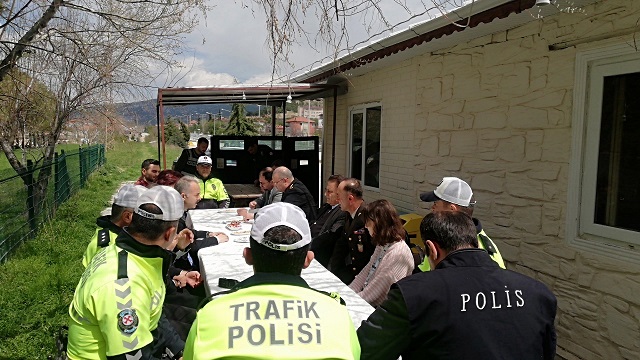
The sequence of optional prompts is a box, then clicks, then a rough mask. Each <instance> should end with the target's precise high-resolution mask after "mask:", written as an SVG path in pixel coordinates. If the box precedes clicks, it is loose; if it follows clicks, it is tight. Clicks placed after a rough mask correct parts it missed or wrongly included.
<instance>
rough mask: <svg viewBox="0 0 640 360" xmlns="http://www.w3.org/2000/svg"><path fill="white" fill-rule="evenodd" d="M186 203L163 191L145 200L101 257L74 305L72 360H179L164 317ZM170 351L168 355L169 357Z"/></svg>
mask: <svg viewBox="0 0 640 360" xmlns="http://www.w3.org/2000/svg"><path fill="white" fill-rule="evenodd" d="M182 212H183V200H182V198H181V197H180V194H178V192H177V191H175V190H174V189H173V188H170V187H167V186H162V185H158V186H155V187H153V188H151V189H149V190H148V191H146V192H145V193H143V194H142V195H140V197H139V199H138V202H137V205H136V208H135V210H134V214H133V219H132V220H131V225H129V226H128V227H127V228H125V229H123V231H122V232H121V233H120V234H119V235H118V238H117V239H116V244H115V246H109V247H107V248H105V250H103V251H100V252H98V253H97V254H96V255H95V257H94V258H93V260H92V261H91V263H89V266H88V267H87V269H86V270H85V272H84V274H82V279H81V280H80V282H79V283H78V286H77V287H76V290H75V293H74V296H73V301H72V302H71V304H70V305H69V343H68V348H67V356H68V357H69V359H71V360H75V359H105V358H114V359H115V358H122V359H125V358H127V359H152V358H154V357H156V358H157V357H160V356H162V353H163V352H164V353H165V354H166V355H168V357H169V358H170V359H179V358H180V357H181V353H182V350H183V345H184V343H183V342H182V341H181V340H180V339H179V337H178V335H177V334H176V333H175V332H174V331H173V329H172V328H171V326H170V325H169V323H168V321H167V320H166V319H165V318H164V316H162V304H163V302H164V297H165V274H166V273H167V268H168V267H169V264H170V262H171V256H170V253H169V252H168V251H167V250H166V249H167V248H170V247H172V246H173V245H174V243H175V242H174V238H175V236H176V226H177V225H178V219H180V217H181V216H182ZM165 348H166V351H165Z"/></svg>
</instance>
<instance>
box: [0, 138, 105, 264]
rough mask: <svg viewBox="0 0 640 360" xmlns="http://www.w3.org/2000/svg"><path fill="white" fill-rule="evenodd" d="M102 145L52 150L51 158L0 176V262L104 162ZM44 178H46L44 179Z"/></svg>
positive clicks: (33, 235) (48, 218) (29, 161)
mask: <svg viewBox="0 0 640 360" xmlns="http://www.w3.org/2000/svg"><path fill="white" fill-rule="evenodd" d="M104 150H105V149H104V145H102V144H98V145H93V146H90V147H86V148H79V149H78V150H74V151H69V152H65V151H64V150H61V151H60V153H57V152H56V153H55V156H54V158H53V161H52V162H50V163H44V164H43V165H40V166H34V165H33V163H32V161H31V160H28V161H27V169H28V170H27V171H26V172H25V173H22V174H18V175H14V176H10V177H6V178H4V179H0V187H1V188H2V192H3V193H4V194H5V195H4V196H1V197H0V263H3V262H4V261H6V260H7V258H8V257H9V256H10V255H11V252H12V251H13V250H14V249H16V248H17V246H18V245H20V244H21V243H22V242H24V241H26V240H28V239H31V238H34V237H35V236H36V234H37V232H38V229H39V228H40V227H41V225H42V224H44V223H45V222H46V221H48V220H50V219H51V218H52V217H53V216H54V215H55V211H56V209H57V208H58V207H59V206H60V205H61V204H62V203H63V202H64V201H65V200H67V199H68V198H69V197H70V196H71V195H72V194H74V193H75V192H76V191H78V189H80V188H82V187H84V185H85V183H86V181H87V179H88V178H89V175H90V174H91V173H92V172H93V171H94V170H95V169H97V168H98V167H99V166H101V165H103V164H104V163H105V161H106V159H105V152H104ZM45 178H46V179H45Z"/></svg>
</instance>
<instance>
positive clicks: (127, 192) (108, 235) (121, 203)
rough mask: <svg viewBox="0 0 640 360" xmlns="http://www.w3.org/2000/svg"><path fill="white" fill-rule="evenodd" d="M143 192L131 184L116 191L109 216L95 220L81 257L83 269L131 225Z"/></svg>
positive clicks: (144, 189)
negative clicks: (93, 230)
mask: <svg viewBox="0 0 640 360" xmlns="http://www.w3.org/2000/svg"><path fill="white" fill-rule="evenodd" d="M144 191H146V188H145V187H143V186H140V185H135V186H134V185H131V184H125V185H123V186H122V187H121V188H120V190H118V192H117V193H116V196H115V198H114V199H113V204H112V205H111V215H105V216H100V217H99V218H97V219H96V225H97V226H98V228H97V229H96V232H95V234H93V237H92V238H91V241H90V242H89V245H87V250H86V251H85V252H84V256H83V257H82V265H83V266H84V267H85V268H86V267H87V266H88V265H89V263H90V262H91V259H93V256H94V255H95V254H96V253H97V252H98V251H99V250H100V249H102V248H105V247H107V246H109V244H114V243H115V241H116V237H118V234H119V233H120V230H122V228H124V227H125V226H129V224H131V218H132V217H133V209H135V207H136V203H137V202H138V197H139V196H140V194H142V193H143V192H144Z"/></svg>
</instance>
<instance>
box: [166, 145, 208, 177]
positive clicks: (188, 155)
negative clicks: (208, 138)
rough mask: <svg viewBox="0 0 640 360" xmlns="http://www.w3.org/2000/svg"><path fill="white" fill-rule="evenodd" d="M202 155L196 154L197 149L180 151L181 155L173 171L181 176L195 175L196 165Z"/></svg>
mask: <svg viewBox="0 0 640 360" xmlns="http://www.w3.org/2000/svg"><path fill="white" fill-rule="evenodd" d="M202 155H204V154H198V152H197V148H193V149H184V150H182V154H180V157H179V158H178V161H176V163H175V165H174V167H173V170H175V171H179V172H181V173H183V174H185V173H186V174H191V175H195V174H197V173H198V172H197V171H196V165H197V164H198V158H199V157H200V156H202Z"/></svg>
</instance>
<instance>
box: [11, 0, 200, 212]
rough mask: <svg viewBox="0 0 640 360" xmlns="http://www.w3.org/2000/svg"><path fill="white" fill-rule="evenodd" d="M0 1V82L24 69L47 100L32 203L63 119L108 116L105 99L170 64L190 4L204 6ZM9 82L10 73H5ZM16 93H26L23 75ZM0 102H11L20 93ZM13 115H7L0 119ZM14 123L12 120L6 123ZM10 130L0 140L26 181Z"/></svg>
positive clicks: (121, 0)
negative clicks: (41, 87)
mask: <svg viewBox="0 0 640 360" xmlns="http://www.w3.org/2000/svg"><path fill="white" fill-rule="evenodd" d="M0 1H1V0H0ZM1 4H4V5H3V6H0V21H2V23H0V57H1V59H2V60H1V61H0V84H1V83H4V82H6V81H8V80H11V79H7V78H10V77H12V76H13V75H15V74H26V75H27V77H26V78H29V79H35V80H37V81H38V83H41V84H44V87H45V88H46V89H48V93H47V95H48V96H49V99H50V100H51V101H52V102H53V103H54V104H55V107H54V109H53V111H52V112H51V114H50V115H49V116H47V117H45V119H46V124H45V125H44V126H43V127H42V128H41V129H39V132H40V135H41V137H42V138H43V144H42V145H43V154H42V157H41V158H40V159H37V162H38V163H40V164H42V165H45V167H44V168H43V169H42V170H41V171H40V172H39V173H38V179H37V181H36V189H37V191H36V194H35V198H36V206H37V204H38V201H39V200H41V199H42V198H43V195H44V193H45V191H46V188H47V186H48V181H49V177H50V174H51V167H50V166H46V165H50V164H51V161H52V159H53V155H54V147H55V144H56V142H57V141H58V138H59V136H60V133H61V131H62V129H63V126H64V125H65V123H67V122H68V121H69V119H71V118H72V117H73V116H78V114H80V113H81V112H83V111H85V110H90V111H93V112H95V111H99V112H102V113H103V115H108V114H109V112H108V111H105V106H106V105H107V104H111V103H113V102H115V101H116V99H127V98H131V97H132V96H133V95H135V94H136V93H137V92H139V91H140V89H141V88H144V87H145V86H149V85H150V84H151V83H152V82H153V80H154V76H155V75H154V74H156V73H158V72H160V71H161V69H163V68H170V67H172V66H175V65H176V62H175V60H174V57H175V55H177V54H179V53H180V51H181V50H182V46H183V44H184V41H183V37H182V36H183V34H185V33H187V32H189V31H191V30H192V29H193V28H194V26H195V25H196V23H197V17H196V16H194V11H201V12H203V13H204V12H205V11H206V9H207V6H206V4H205V0H181V1H173V0H169V1H155V0H74V1H64V0H51V2H50V3H48V4H46V3H45V4H43V3H42V2H34V1H26V2H25V1H17V0H9V1H5V2H3V3H1ZM11 81H14V82H15V80H11ZM21 84H22V85H21V86H22V88H21V92H19V93H22V94H27V93H29V88H30V86H29V85H28V82H27V81H22V82H21ZM0 101H3V102H11V101H13V102H14V103H15V104H16V105H17V104H19V103H20V102H21V101H24V99H19V98H18V97H16V98H15V99H11V98H8V97H7V96H6V95H5V94H4V93H0ZM17 120H18V118H17V117H16V116H15V113H14V114H8V117H5V118H4V119H2V118H0V123H2V124H14V123H16V121H17ZM13 127H15V126H13ZM6 128H7V129H9V128H11V126H6ZM14 139H15V134H12V133H11V132H10V131H8V130H7V131H4V130H3V131H2V133H0V147H2V150H3V152H4V153H5V155H6V156H7V159H8V160H9V163H10V164H11V166H12V167H13V168H14V169H15V170H16V172H17V173H18V174H19V175H20V176H22V177H23V180H24V181H26V179H27V177H26V172H27V168H26V164H25V163H24V159H22V161H21V160H20V159H18V158H17V157H16V156H15V154H14V153H13V151H12V145H13V142H14Z"/></svg>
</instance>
